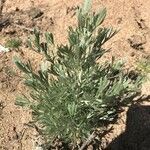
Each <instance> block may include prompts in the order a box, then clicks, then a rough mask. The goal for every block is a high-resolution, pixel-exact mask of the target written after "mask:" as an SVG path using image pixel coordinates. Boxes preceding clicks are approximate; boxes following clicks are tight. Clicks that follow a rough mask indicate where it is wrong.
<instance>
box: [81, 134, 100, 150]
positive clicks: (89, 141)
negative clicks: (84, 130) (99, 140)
mask: <svg viewBox="0 0 150 150" xmlns="http://www.w3.org/2000/svg"><path fill="white" fill-rule="evenodd" d="M96 136H97V132H96V131H94V132H93V133H92V134H91V135H90V136H89V137H88V139H87V140H86V141H85V142H84V143H83V145H82V146H81V147H80V149H79V150H84V148H85V147H86V146H88V145H89V144H90V143H91V142H92V141H93V140H94V139H95V137H96Z"/></svg>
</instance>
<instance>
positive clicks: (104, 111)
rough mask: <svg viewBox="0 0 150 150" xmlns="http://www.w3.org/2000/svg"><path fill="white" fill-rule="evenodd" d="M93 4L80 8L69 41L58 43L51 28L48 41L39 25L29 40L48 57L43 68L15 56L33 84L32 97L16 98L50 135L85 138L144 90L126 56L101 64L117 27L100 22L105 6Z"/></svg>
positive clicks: (86, 3)
mask: <svg viewBox="0 0 150 150" xmlns="http://www.w3.org/2000/svg"><path fill="white" fill-rule="evenodd" d="M90 5H91V1H89V0H85V2H84V5H83V7H82V8H79V9H78V13H77V14H78V15H77V16H78V24H77V27H76V28H73V27H69V29H68V43H67V44H61V45H56V44H55V41H54V37H53V34H52V33H46V34H45V41H44V42H43V41H42V40H41V39H42V38H41V34H40V32H39V31H37V30H34V34H35V38H34V39H30V41H29V45H30V47H31V48H33V49H34V50H35V51H37V52H38V53H42V54H43V55H44V58H45V63H44V64H43V63H42V64H41V69H39V70H38V72H36V71H34V70H33V69H32V65H31V63H30V62H28V63H23V62H22V61H20V60H18V59H16V60H15V63H16V65H17V66H18V67H19V69H21V70H22V71H23V72H24V73H25V74H26V77H25V85H26V86H28V87H30V89H31V90H30V97H29V98H26V97H25V96H24V97H22V98H19V99H18V100H17V101H16V103H17V104H19V105H21V106H23V105H25V106H28V107H30V108H31V110H32V111H33V119H34V120H35V121H37V122H38V123H39V124H41V125H42V127H43V132H44V133H45V134H46V135H47V136H49V138H51V139H53V138H54V137H56V136H58V137H61V138H63V139H64V140H66V141H68V140H69V141H70V140H71V141H76V140H77V139H78V138H82V139H84V138H85V137H87V136H88V135H89V134H90V132H91V131H92V130H94V129H95V128H99V127H102V126H103V121H104V120H105V121H112V120H113V118H114V117H115V116H116V115H117V111H118V109H119V107H120V106H121V105H126V104H127V103H129V99H130V98H131V97H132V96H134V95H135V94H136V93H137V92H139V91H140V80H139V79H138V78H137V79H134V80H132V79H130V77H129V76H128V75H127V74H126V73H124V71H123V64H122V62H121V61H117V62H116V61H115V60H114V59H112V60H111V61H110V60H108V61H106V62H103V63H97V60H99V59H101V57H102V56H103V54H104V53H106V52H107V50H105V49H103V48H102V46H103V44H104V43H105V42H107V41H108V40H109V39H110V38H112V37H113V36H114V35H115V34H116V33H117V31H116V30H113V29H112V28H105V27H100V25H101V24H102V22H103V21H104V19H105V16H106V9H102V10H100V12H99V13H90Z"/></svg>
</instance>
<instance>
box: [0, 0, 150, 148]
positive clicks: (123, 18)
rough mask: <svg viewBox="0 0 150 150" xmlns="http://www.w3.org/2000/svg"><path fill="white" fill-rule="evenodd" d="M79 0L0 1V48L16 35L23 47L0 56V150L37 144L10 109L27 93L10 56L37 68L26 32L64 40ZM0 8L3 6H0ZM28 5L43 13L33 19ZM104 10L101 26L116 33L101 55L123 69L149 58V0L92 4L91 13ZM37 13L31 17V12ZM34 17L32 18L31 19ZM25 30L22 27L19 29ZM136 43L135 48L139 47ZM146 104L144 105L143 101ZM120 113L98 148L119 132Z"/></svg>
mask: <svg viewBox="0 0 150 150" xmlns="http://www.w3.org/2000/svg"><path fill="white" fill-rule="evenodd" d="M81 3H82V0H32V1H31V0H26V1H24V0H13V1H12V0H5V2H4V3H2V0H1V1H0V8H2V12H1V11H0V15H2V16H3V17H2V18H0V22H1V21H2V19H6V18H9V22H10V24H9V25H8V26H5V27H3V28H2V30H1V31H0V44H1V45H3V46H4V45H5V43H6V41H7V40H8V39H10V38H14V37H19V38H21V39H22V41H23V43H22V45H21V47H20V48H19V50H15V49H12V50H11V51H10V52H7V53H4V54H2V53H1V54H0V150H1V149H2V150H31V149H32V150H37V149H38V145H39V144H40V142H41V139H39V138H40V137H39V136H38V133H37V132H36V131H35V129H33V128H32V127H29V126H26V125H25V124H27V123H28V122H29V121H31V113H30V111H29V110H27V109H22V108H20V107H18V106H15V104H14V103H15V98H16V96H17V95H19V94H20V93H24V92H25V91H27V89H26V88H25V87H24V86H23V84H22V78H21V73H20V72H19V71H18V69H17V68H16V67H15V65H14V64H13V61H12V58H13V56H14V55H19V56H20V57H21V58H23V59H24V60H26V59H28V58H30V60H32V61H33V62H34V66H35V67H38V64H39V59H40V58H41V57H40V56H39V55H37V54H36V53H34V52H32V51H31V50H29V49H28V48H27V47H26V44H25V43H26V40H27V37H28V36H29V35H30V32H29V31H28V30H30V29H33V27H38V28H39V29H40V30H41V31H49V32H52V33H54V35H55V37H56V39H55V40H56V41H57V43H64V42H66V40H67V28H68V26H70V25H73V26H75V25H76V17H75V15H74V14H75V10H76V7H77V6H80V5H81ZM2 5H3V7H1V6H2ZM33 7H35V8H38V9H40V10H41V11H42V12H43V14H41V16H38V17H37V18H36V17H35V16H34V15H37V14H38V13H39V12H38V11H39V10H38V11H37V12H33V9H32V8H33ZM102 7H106V8H107V14H108V15H107V17H106V20H105V22H104V24H103V25H104V26H113V27H114V28H116V29H120V31H119V33H118V34H117V35H116V36H115V37H114V38H113V39H111V40H110V41H109V42H108V43H107V44H106V45H105V46H106V47H109V48H111V51H110V53H109V54H108V55H106V56H105V57H107V58H110V57H111V56H115V57H116V58H117V59H118V58H122V59H123V60H124V61H125V62H126V66H127V67H128V68H133V67H134V66H136V62H137V61H139V60H141V59H142V58H144V57H147V56H148V55H150V42H149V41H150V17H149V14H150V1H149V0H132V1H131V0H93V8H92V9H93V10H94V11H98V10H99V8H102ZM34 13H37V14H34ZM34 17H35V18H34ZM18 24H19V26H18ZM25 28H26V29H25ZM0 29H1V28H0ZM139 45H140V47H139ZM142 91H143V94H147V95H148V94H150V84H149V82H148V81H147V82H146V83H145V84H143V88H142ZM147 105H149V102H147ZM125 119H126V113H125V112H124V113H122V114H120V119H119V120H118V122H117V123H116V124H115V125H111V126H113V131H112V132H111V133H109V134H108V135H107V136H106V137H105V138H104V145H105V144H108V143H109V142H111V141H112V140H113V139H114V138H115V137H117V136H118V135H119V134H120V133H121V132H122V131H124V129H125Z"/></svg>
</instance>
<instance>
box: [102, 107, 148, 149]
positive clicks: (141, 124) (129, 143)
mask: <svg viewBox="0 0 150 150" xmlns="http://www.w3.org/2000/svg"><path fill="white" fill-rule="evenodd" d="M105 150H150V105H141V104H133V105H132V106H131V107H130V108H129V110H128V112H127V120H126V129H125V132H124V133H122V134H121V135H120V136H119V137H117V138H116V139H114V140H113V141H112V142H111V143H110V144H109V145H108V147H107V148H106V149H105Z"/></svg>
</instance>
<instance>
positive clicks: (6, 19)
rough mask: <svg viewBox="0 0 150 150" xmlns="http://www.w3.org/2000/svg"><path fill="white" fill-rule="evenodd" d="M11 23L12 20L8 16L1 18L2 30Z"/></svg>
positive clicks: (0, 28) (0, 26) (0, 27)
mask: <svg viewBox="0 0 150 150" xmlns="http://www.w3.org/2000/svg"><path fill="white" fill-rule="evenodd" d="M8 25H10V21H9V19H8V18H0V31H1V30H2V29H3V28H4V27H7V26H8Z"/></svg>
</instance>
